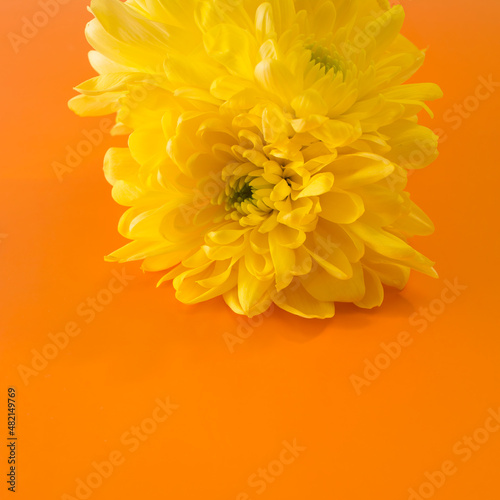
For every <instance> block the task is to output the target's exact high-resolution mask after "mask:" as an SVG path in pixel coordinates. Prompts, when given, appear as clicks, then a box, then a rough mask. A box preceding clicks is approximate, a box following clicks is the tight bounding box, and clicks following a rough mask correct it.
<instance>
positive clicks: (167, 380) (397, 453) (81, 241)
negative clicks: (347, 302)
mask: <svg viewBox="0 0 500 500" xmlns="http://www.w3.org/2000/svg"><path fill="white" fill-rule="evenodd" d="M85 5H86V3H85V2H84V1H80V0H74V1H67V2H66V4H64V5H60V8H59V12H57V13H55V14H54V15H53V17H50V19H49V20H48V22H47V23H46V24H45V25H44V26H41V27H40V28H37V31H36V32H35V33H34V34H33V33H30V36H31V35H32V38H30V39H28V38H26V43H22V45H17V47H18V49H19V50H18V51H17V53H15V52H14V50H13V47H12V44H11V42H12V40H13V38H12V36H10V38H9V37H8V34H9V33H16V34H20V33H21V28H22V26H23V23H24V21H23V17H26V18H28V19H32V18H33V16H34V15H35V14H36V12H37V11H39V10H40V5H39V4H38V0H37V1H35V0H4V1H3V2H2V3H1V5H0V14H1V15H0V23H1V51H2V52H1V60H2V75H3V78H2V86H3V88H2V94H1V102H2V109H1V116H2V134H1V140H2V142H3V144H2V148H1V153H2V166H1V176H2V182H1V190H2V193H1V196H0V204H1V209H0V213H1V219H0V235H1V239H0V269H1V287H2V288H1V293H2V297H1V310H0V318H1V320H0V321H1V365H0V366H1V379H2V384H1V386H0V390H1V396H0V407H1V408H2V409H1V410H0V413H1V414H2V417H1V418H0V424H1V426H2V429H1V432H0V436H1V437H2V439H3V440H5V439H6V435H7V428H6V427H7V397H8V396H7V390H8V387H12V386H13V387H15V388H16V393H17V394H16V404H17V428H16V433H17V436H18V441H17V449H16V451H17V464H16V467H17V469H16V473H17V487H16V489H17V491H16V494H17V496H11V493H10V492H8V491H7V487H8V484H7V482H6V481H5V478H6V474H7V472H8V469H7V467H8V465H7V452H8V451H9V449H8V448H7V447H6V441H4V442H2V449H3V450H4V451H3V452H2V456H1V459H0V470H1V473H2V474H1V477H2V478H3V479H2V482H1V484H0V498H19V499H23V500H25V499H26V500H32V499H33V500H34V499H42V500H45V499H65V500H70V499H71V498H73V499H74V498H92V500H93V499H95V500H99V499H106V500H114V499H116V500H118V499H128V498H131V499H132V498H152V499H175V500H185V499H207V500H248V499H256V498H263V499H266V500H306V499H314V500H316V499H318V500H327V499H332V500H333V499H335V500H336V499H342V500H371V499H377V500H378V499H383V500H405V499H412V500H418V499H419V498H431V497H432V498H436V499H442V500H475V499H477V500H490V499H491V500H493V499H498V498H500V478H499V475H498V463H499V461H498V459H499V453H500V431H499V429H500V424H499V423H496V420H495V419H497V420H498V421H499V422H500V391H499V388H500V372H499V369H498V367H499V364H500V336H499V334H498V332H499V330H498V326H499V321H498V301H499V292H498V279H499V277H500V276H499V266H498V255H499V254H500V248H499V242H500V239H499V231H498V216H499V210H498V186H499V184H500V169H499V168H498V142H499V141H498V116H499V115H500V87H499V86H498V84H497V85H496V86H493V87H492V88H491V90H490V91H489V92H487V91H486V90H485V89H484V87H483V88H478V85H479V84H480V78H481V77H484V78H486V79H488V78H489V76H490V75H491V78H492V79H493V81H494V82H496V81H500V73H499V69H498V60H499V58H500V38H499V37H498V31H499V26H498V22H499V21H498V20H499V19H500V3H499V2H498V0H483V1H482V2H480V5H479V3H478V2H473V1H472V0H453V1H451V0H441V1H440V2H436V1H435V0H418V1H417V0H406V1H405V2H404V5H405V7H406V11H407V21H406V24H405V27H404V31H405V33H406V34H407V35H408V36H409V37H410V38H411V39H412V40H413V41H414V42H415V43H417V44H418V45H419V46H422V47H425V46H429V51H428V57H427V61H426V64H425V65H424V68H423V69H422V70H421V71H420V73H419V74H418V77H417V79H418V80H419V81H436V82H437V83H439V84H440V85H441V86H442V88H443V90H444V92H445V97H444V99H442V100H441V101H439V102H437V103H435V104H434V106H433V109H434V111H435V113H436V118H435V119H434V121H432V122H430V120H428V119H425V121H426V123H431V124H432V125H431V126H432V127H433V128H436V129H441V131H442V132H441V134H442V135H443V139H442V144H441V148H440V149H441V156H440V158H439V160H438V161H437V162H436V163H435V164H433V165H432V166H431V167H429V168H427V169H425V170H423V171H418V172H417V173H415V175H414V176H412V177H411V181H410V190H411V192H412V195H413V199H414V200H415V201H417V202H418V203H419V204H420V205H421V206H422V207H423V208H424V209H425V210H426V212H427V213H429V214H430V215H431V217H432V218H433V220H434V221H435V222H436V228H437V230H436V233H435V235H434V236H431V237H428V238H421V239H419V240H416V241H415V244H416V246H417V248H418V249H419V250H421V251H422V252H423V253H424V254H426V255H428V256H429V257H431V258H432V259H433V260H436V261H437V270H438V272H439V274H440V276H441V277H440V279H438V280H432V279H430V278H427V277H425V276H420V275H417V274H414V275H413V276H412V278H411V280H410V283H409V285H408V287H407V288H406V289H405V290H404V292H402V293H400V294H397V293H393V292H389V293H388V294H387V300H386V301H385V303H384V305H383V306H382V307H381V308H380V309H378V310H374V311H369V312H367V311H363V310H358V309H356V308H355V307H351V306H339V307H338V313H337V316H336V317H335V318H334V319H333V320H323V321H321V320H303V319H298V318H295V317H292V316H290V315H288V314H287V313H284V312H282V311H275V312H273V313H272V314H271V315H268V316H267V317H264V318H255V319H254V320H252V321H251V322H249V321H248V320H246V319H242V318H240V317H237V316H236V315H234V314H233V313H232V312H231V311H230V310H229V308H227V307H226V306H225V305H224V304H223V302H222V300H215V301H211V302H209V303H205V304H201V305H198V306H193V307H191V306H185V305H182V304H179V303H177V302H176V301H175V299H174V293H173V290H172V288H171V287H170V286H164V287H162V288H160V289H156V288H155V283H156V281H157V279H158V276H157V275H154V274H147V275H143V274H142V272H140V271H139V264H135V263H133V264H130V265H125V266H123V265H112V264H106V263H104V261H103V255H104V254H106V253H108V252H110V251H111V250H113V249H115V248H117V247H118V246H120V245H121V244H122V239H121V237H120V236H119V235H118V234H117V232H116V224H117V221H118V217H119V215H120V213H121V211H122V208H121V207H119V206H117V205H116V204H115V203H114V202H113V201H112V199H111V196H110V187H109V186H108V184H107V183H106V182H105V180H104V177H103V175H102V170H101V163H102V157H103V155H104V152H105V150H106V149H107V148H108V147H110V146H111V145H112V144H115V145H116V144H117V141H116V139H112V138H110V137H109V136H108V135H106V136H105V137H103V138H102V139H101V137H100V136H99V134H94V136H95V142H96V143H97V144H96V145H95V146H93V147H92V148H91V151H89V152H88V153H89V154H88V155H87V156H86V157H85V158H83V159H82V160H81V161H75V164H74V168H73V169H72V170H71V171H68V172H66V173H65V174H64V175H63V177H62V181H61V182H60V181H59V180H58V179H57V177H56V175H55V173H54V170H53V165H54V162H61V163H64V161H65V156H66V154H67V147H72V148H76V147H77V146H78V145H79V144H80V149H81V141H82V139H84V134H85V130H86V131H92V130H94V129H99V127H103V128H106V122H104V123H102V122H101V121H100V119H81V118H78V117H76V116H73V115H72V114H71V112H70V111H69V110H68V109H67V106H66V101H67V99H68V98H70V97H71V96H72V95H74V92H73V91H72V86H73V85H75V84H77V83H79V82H81V81H83V80H85V79H87V78H88V77H90V76H91V75H92V71H91V69H90V67H89V65H88V63H87V60H86V52H87V50H88V46H87V44H86V41H85V39H84V36H83V28H84V25H85V23H86V21H87V20H88V19H89V18H90V15H89V14H88V13H87V12H86V11H85ZM43 19H44V18H43V16H42V17H41V18H38V22H39V23H41V24H43V22H42V21H43ZM17 42H19V40H18V39H17ZM476 92H479V94H478V95H480V96H481V99H482V100H478V99H474V98H473V97H471V96H474V94H475V93H476ZM486 94H489V96H486ZM463 104H465V106H466V108H469V110H470V111H468V112H464V116H463V117H460V114H459V113H461V111H460V108H458V107H455V106H459V105H463ZM466 116H467V117H466ZM115 273H118V275H120V276H121V279H122V280H123V281H124V285H121V286H120V285H119V280H117V279H114V278H115ZM123 276H125V278H124V277H123ZM127 276H130V278H126V277H127ZM127 279H129V281H127ZM446 280H449V282H451V284H452V285H453V283H454V282H455V281H456V283H458V284H459V285H460V286H461V287H462V289H458V290H453V287H451V288H450V285H449V284H447V282H446ZM463 287H467V288H465V289H464V288H463ZM106 289H108V290H110V289H111V291H106ZM96 297H97V300H100V301H101V302H105V303H106V305H104V306H99V304H98V303H97V305H96V306H95V309H99V311H98V312H97V311H96V310H95V309H93V307H94V306H92V301H93V300H95V298H96ZM440 297H442V299H441V298H440ZM429 307H430V311H431V312H427V311H428V310H429ZM252 325H253V326H252ZM64 331H66V333H64V334H61V332H64ZM400 332H407V334H404V333H403V334H401V333H400ZM238 335H239V337H237V336H238ZM397 340H399V341H401V343H402V344H404V345H403V346H402V347H401V346H400V347H397V346H396V345H394V344H393V342H394V341H397ZM56 341H57V342H58V343H59V345H60V346H61V347H60V348H57V347H56V348H54V347H50V344H54V342H56ZM382 343H385V345H386V348H387V349H392V351H391V352H392V355H393V357H394V358H395V359H390V358H389V357H388V355H387V356H385V355H384V354H383V353H384V350H383V347H381V344H382ZM388 346H389V347H388ZM230 347H231V349H230ZM231 351H232V352H231ZM37 352H38V353H41V352H43V353H44V355H45V356H46V357H47V358H52V359H49V360H48V361H46V362H43V361H41V360H40V359H39V358H38V355H37V354H36V353H37ZM366 360H368V361H366ZM370 362H376V363H377V365H378V366H379V367H380V366H383V368H382V369H381V370H379V372H377V369H376V368H375V369H374V368H373V367H371V368H366V367H367V366H370V365H369V363H370ZM30 370H31V371H30ZM364 370H367V373H365V374H364V373H363V372H364ZM357 377H359V378H357ZM363 377H369V378H370V379H371V380H368V379H366V378H365V379H364V380H365V381H364V382H363V381H362V378H363ZM167 398H170V399H169V400H168V399H167ZM168 401H170V403H168ZM165 407H166V409H165ZM167 417H168V418H167ZM485 429H486V430H485ZM287 447H288V448H292V451H290V450H288V448H287ZM294 447H295V448H294ZM103 462H109V463H108V464H103ZM99 464H100V465H99ZM110 464H111V465H110ZM96 467H97V469H99V471H100V472H96ZM438 470H440V471H441V472H438V473H436V472H435V471H438ZM443 471H444V472H443ZM429 478H431V479H429ZM81 481H88V482H89V483H90V485H91V488H92V489H88V486H87V487H85V486H82V483H81ZM425 483H427V484H425ZM432 483H434V485H433V484H432ZM78 485H80V487H78ZM410 488H413V489H414V491H415V492H416V493H415V494H411V493H410V490H409V489H410Z"/></svg>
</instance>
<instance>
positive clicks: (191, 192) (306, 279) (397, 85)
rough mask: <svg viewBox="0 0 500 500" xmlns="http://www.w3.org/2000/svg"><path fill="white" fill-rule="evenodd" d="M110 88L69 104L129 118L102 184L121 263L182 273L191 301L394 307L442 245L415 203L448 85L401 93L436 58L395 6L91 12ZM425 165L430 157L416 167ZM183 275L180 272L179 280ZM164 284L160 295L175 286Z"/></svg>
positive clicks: (176, 0) (359, 1)
mask: <svg viewBox="0 0 500 500" xmlns="http://www.w3.org/2000/svg"><path fill="white" fill-rule="evenodd" d="M91 11H92V13H93V14H94V15H95V18H96V19H94V20H92V21H91V22H90V23H89V24H88V26H87V31H86V33H87V38H88V40H89V42H90V43H91V44H92V46H93V47H94V48H95V49H96V51H92V52H90V61H91V64H92V66H93V67H94V69H95V70H96V71H97V72H98V73H99V74H100V76H98V77H96V78H92V79H91V80H89V81H87V82H85V83H83V84H81V85H80V86H79V87H77V90H78V91H79V92H80V93H81V95H79V96H78V97H75V98H74V99H72V100H71V101H70V107H71V109H73V110H74V111H76V112H77V113H78V114H81V115H91V116H93V115H100V114H107V113H113V112H116V113H117V115H116V116H117V119H116V126H115V127H114V133H115V134H130V137H129V142H128V145H129V147H128V148H112V149H110V150H109V152H108V153H107V155H106V158H105V166H104V171H105V175H106V178H107V180H108V181H109V182H110V183H111V184H112V185H113V197H114V199H115V200H116V201H117V202H118V203H120V204H121V205H125V206H128V207H130V208H129V209H128V210H127V211H126V212H125V214H124V215H123V216H122V218H121V220H120V224H119V230H120V233H121V234H122V235H124V236H125V237H127V238H129V239H131V240H133V241H132V242H130V243H129V244H127V245H125V246H124V247H123V248H121V249H119V250H117V251H116V252H114V253H112V254H111V255H110V256H109V257H108V259H109V260H111V261H119V262H124V261H130V260H138V259H141V260H143V261H144V262H143V269H145V270H147V271H160V270H167V269H170V268H173V269H171V270H170V272H168V274H166V275H165V276H164V277H163V278H162V280H161V282H163V281H165V280H173V284H174V287H175V289H176V291H177V298H178V299H179V300H180V301H182V302H184V303H190V304H192V303H196V302H200V301H204V300H208V299H210V298H213V297H216V296H219V295H223V297H224V299H225V301H226V303H227V304H228V305H229V306H230V307H231V308H232V309H233V311H235V312H237V313H240V314H246V315H249V316H253V315H255V314H258V313H261V312H263V311H264V310H266V309H267V308H268V307H269V306H270V305H271V304H272V303H273V302H274V303H275V304H276V305H278V306H279V307H281V308H282V309H285V310H286V311H289V312H291V313H294V314H298V315H300V316H304V317H308V318H326V317H331V316H333V314H334V311H335V307H334V303H335V302H353V303H355V304H356V305H358V306H360V307H364V308H372V307H375V306H378V305H380V304H381V302H382V299H383V287H382V285H383V284H385V285H390V286H395V287H398V288H402V287H404V285H405V284H406V282H407V280H408V276H409V272H410V269H416V270H418V271H421V272H423V273H426V274H428V275H430V276H435V271H434V269H433V267H432V266H433V263H432V262H431V261H429V260H428V259H427V258H426V257H424V256H423V255H421V254H420V253H418V252H417V251H416V250H414V249H413V248H412V247H411V246H410V245H409V244H408V243H407V238H408V237H410V236H413V235H425V234H429V233H431V232H432V231H433V227H432V223H431V222H430V220H429V219H428V217H427V216H426V215H425V214H424V213H423V212H422V211H421V210H420V209H419V208H418V207H417V206H416V205H415V204H414V203H413V202H412V201H411V200H410V197H409V195H408V194H407V193H406V192H405V191H404V189H405V186H406V181H407V172H408V169H415V168H420V167H423V166H425V165H427V164H429V163H430V162H431V161H432V160H433V159H434V158H435V157H436V155H437V152H436V145H437V137H436V136H435V135H434V134H433V133H432V132H431V131H430V130H429V129H427V128H425V127H422V126H420V125H418V124H417V117H416V115H417V113H418V112H419V111H420V110H421V109H422V108H425V109H427V110H428V108H427V106H426V105H425V103H424V101H427V100H432V99H436V98H438V97H440V96H441V91H440V90H439V88H438V87H437V86H436V85H433V84H409V85H402V83H403V82H405V81H406V80H407V79H408V78H409V77H410V76H411V75H412V74H413V73H414V72H415V71H416V70H417V69H418V68H419V66H420V65H421V64H422V62H423V59H424V54H423V52H422V51H420V50H418V49H417V48H416V47H415V46H414V45H412V44H411V43H410V42H409V41H408V40H407V39H406V38H404V37H403V36H402V35H400V34H399V31H400V28H401V25H402V23H403V18H404V12H403V9H402V7H401V6H396V7H393V8H391V7H390V6H389V4H388V2H387V1H385V0H378V1H376V0H270V1H268V2H261V1H260V0H129V1H127V2H125V3H122V2H120V1H119V0H92V4H91ZM415 153H418V154H415ZM174 266H175V267H174ZM161 282H160V283H161Z"/></svg>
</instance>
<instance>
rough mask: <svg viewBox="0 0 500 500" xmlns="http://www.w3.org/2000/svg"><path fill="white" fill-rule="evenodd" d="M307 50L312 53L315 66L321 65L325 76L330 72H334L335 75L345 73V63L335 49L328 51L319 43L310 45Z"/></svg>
mask: <svg viewBox="0 0 500 500" xmlns="http://www.w3.org/2000/svg"><path fill="white" fill-rule="evenodd" d="M305 48H306V49H307V50H310V51H311V62H312V63H313V64H314V65H316V64H319V65H320V67H321V68H322V69H324V71H325V74H326V73H328V72H329V71H330V70H333V72H334V74H337V73H338V72H341V73H344V62H343V61H342V59H341V58H340V56H339V55H338V54H337V52H336V51H335V50H334V49H333V48H332V49H328V48H327V47H324V46H322V45H320V44H319V43H309V44H307V45H306V46H305Z"/></svg>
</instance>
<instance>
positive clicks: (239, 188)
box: [227, 178, 254, 207]
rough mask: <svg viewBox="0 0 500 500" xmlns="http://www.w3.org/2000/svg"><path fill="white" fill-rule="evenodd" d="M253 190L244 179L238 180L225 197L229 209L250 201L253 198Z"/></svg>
mask: <svg viewBox="0 0 500 500" xmlns="http://www.w3.org/2000/svg"><path fill="white" fill-rule="evenodd" d="M253 191H254V190H253V188H252V186H250V184H249V183H248V181H247V180H246V179H243V178H241V179H239V180H238V182H237V183H236V185H235V186H233V187H232V189H231V190H230V193H229V195H228V197H227V205H228V206H229V207H234V206H235V205H236V206H238V205H240V204H241V203H243V202H244V201H247V200H249V201H251V199H252V196H253Z"/></svg>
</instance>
